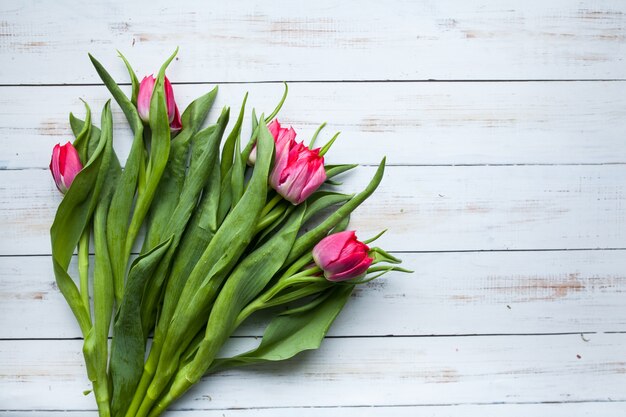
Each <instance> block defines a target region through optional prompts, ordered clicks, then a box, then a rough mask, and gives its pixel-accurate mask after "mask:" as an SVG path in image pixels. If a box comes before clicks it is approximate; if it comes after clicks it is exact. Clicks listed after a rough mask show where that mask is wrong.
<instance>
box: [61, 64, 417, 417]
mask: <svg viewBox="0 0 626 417" xmlns="http://www.w3.org/2000/svg"><path fill="white" fill-rule="evenodd" d="M175 55H176V52H174V54H173V55H172V56H171V57H170V58H169V59H168V60H167V61H166V62H165V64H164V65H163V66H162V67H161V69H160V71H159V72H158V74H157V76H156V78H155V77H153V76H148V77H145V78H143V80H142V81H141V82H139V80H138V78H137V76H136V75H135V72H134V70H133V69H132V67H131V65H130V64H129V63H128V61H127V60H126V59H125V58H124V57H123V56H122V55H121V54H120V57H121V58H122V60H123V61H124V64H125V65H126V68H127V69H128V72H129V74H130V79H131V82H132V93H131V95H130V97H129V96H127V95H126V94H125V93H124V92H123V91H122V90H121V89H120V87H119V86H118V84H116V82H115V81H114V80H113V78H112V77H111V76H110V75H109V73H108V72H107V71H106V70H105V68H104V67H103V66H102V65H101V64H100V63H99V62H98V61H97V60H96V59H95V58H93V57H92V56H90V58H91V62H92V63H93V65H94V67H95V69H96V71H97V72H98V74H99V76H100V78H101V79H102V81H103V82H104V85H105V86H106V88H107V89H108V90H109V92H110V93H111V95H112V96H113V99H114V100H115V101H116V102H117V104H118V105H119V106H120V107H121V109H122V111H123V113H124V115H125V117H126V119H127V121H128V124H129V125H130V128H131V129H132V131H133V134H134V139H133V142H132V146H131V149H130V153H129V155H128V159H127V162H126V163H125V166H124V169H122V167H121V165H120V162H119V160H118V158H117V156H116V153H115V151H114V149H113V146H112V140H113V133H112V132H113V122H112V118H111V108H110V103H109V102H107V103H106V104H105V106H104V108H103V110H102V116H101V122H100V127H99V128H98V127H96V125H95V124H94V122H93V121H92V115H91V111H90V109H89V106H87V104H85V107H86V115H85V118H84V120H81V119H79V118H77V117H75V116H74V115H72V114H70V125H71V128H72V131H73V133H74V135H75V140H74V142H73V144H71V143H69V142H68V143H67V144H65V145H63V146H60V145H56V146H55V148H54V150H53V154H52V161H51V163H50V170H51V172H52V176H53V178H54V181H55V183H56V185H57V187H58V189H59V190H60V191H61V192H62V193H63V194H64V197H63V199H62V201H61V203H60V205H59V208H58V211H57V213H56V217H55V219H54V223H53V225H52V228H51V230H50V236H51V240H52V258H53V266H54V273H55V276H56V280H57V283H58V287H59V290H60V291H61V292H62V293H63V295H64V296H65V298H66V300H67V302H68V304H69V306H70V308H71V309H72V312H73V313H74V315H75V317H76V320H77V321H78V324H79V326H80V329H81V331H82V334H83V336H84V347H83V354H84V359H85V363H86V369H87V374H88V377H89V379H90V381H91V382H92V384H93V394H94V396H95V399H96V402H97V404H98V409H99V415H100V416H115V417H123V416H126V417H135V416H142V417H144V416H158V415H160V414H161V413H163V412H164V411H165V410H166V408H167V407H168V406H169V405H170V404H172V402H174V401H175V400H176V399H177V398H179V397H180V396H182V395H183V394H184V393H185V392H186V391H187V390H188V389H189V388H190V387H191V386H192V385H193V384H195V383H196V382H198V381H199V380H200V379H201V378H202V377H203V376H205V375H208V374H212V373H215V372H217V371H219V370H221V369H226V368H231V367H236V366H243V365H248V364H255V363H260V362H265V361H279V360H285V359H288V358H291V357H292V356H294V355H296V354H297V353H299V352H301V351H304V350H307V349H316V348H317V347H319V345H320V343H321V341H322V340H323V338H324V336H325V334H326V333H327V331H328V329H329V327H330V325H331V324H332V322H333V321H334V320H335V318H336V317H337V315H338V313H339V312H340V311H341V309H342V308H343V306H344V304H345V303H346V301H347V300H348V298H349V296H350V294H351V292H352V290H353V289H354V287H355V286H356V285H358V284H361V283H364V282H367V281H369V280H372V279H374V278H377V277H378V276H380V275H382V274H384V273H385V272H388V271H394V270H395V271H403V272H409V271H406V270H404V269H402V268H400V267H398V266H397V264H398V263H399V262H400V261H399V260H398V259H396V258H395V257H393V256H391V255H390V254H389V253H387V252H385V251H384V250H382V249H380V248H376V247H369V246H368V245H367V244H369V243H371V241H373V240H374V239H375V238H376V237H377V236H376V237H373V238H372V239H370V240H369V241H365V242H361V241H359V240H357V238H356V235H355V232H354V231H349V230H346V229H347V226H348V222H349V217H350V213H351V212H352V211H353V210H354V209H355V208H356V207H357V206H359V205H360V204H361V203H362V202H363V201H365V199H367V198H368V197H369V196H370V195H371V194H372V193H373V192H374V190H375V189H376V187H377V186H378V184H379V183H380V181H381V179H382V176H383V172H384V167H385V160H384V159H383V160H382V162H381V164H380V166H379V168H378V170H377V171H376V173H375V175H374V177H373V178H372V179H371V182H370V183H369V185H368V186H367V187H366V188H365V189H364V190H363V191H361V192H360V193H358V194H352V195H347V194H342V193H340V192H337V191H335V190H334V188H333V187H334V186H336V185H338V184H339V183H337V182H336V181H335V180H334V179H333V178H334V177H336V176H337V175H339V174H342V173H344V172H346V171H348V170H350V169H352V168H354V167H355V165H325V164H324V154H325V153H326V152H327V151H328V150H329V149H330V147H331V145H332V143H333V142H334V140H335V139H336V138H337V135H335V136H334V137H333V138H332V139H331V140H330V141H329V142H328V143H327V144H326V145H324V146H322V147H321V148H316V149H312V148H313V145H314V143H315V141H316V139H317V137H318V135H319V133H320V130H321V128H322V127H323V125H322V126H320V128H319V129H318V130H317V131H316V132H315V134H314V136H313V138H312V139H311V141H310V144H309V145H308V146H306V145H305V144H304V143H302V142H300V143H298V142H296V133H295V131H294V130H293V129H292V128H285V127H283V126H281V125H280V123H279V122H278V121H277V120H276V119H275V117H276V115H277V113H278V111H279V110H280V108H281V107H282V105H283V103H284V101H285V98H286V95H287V86H286V85H285V92H284V95H283V97H282V99H281V100H280V102H279V104H278V106H277V107H276V109H275V110H274V111H273V112H272V113H271V114H270V115H269V116H265V115H263V114H262V115H261V116H260V117H257V115H256V113H255V111H254V110H252V134H251V137H250V139H249V140H248V141H247V144H246V145H245V146H242V145H243V144H242V143H241V141H242V139H241V130H242V123H243V117H244V112H245V105H246V99H247V95H246V97H244V98H243V104H242V105H241V109H240V111H239V114H238V116H237V118H236V120H235V122H234V124H232V127H231V128H230V129H229V130H228V133H227V134H226V132H227V125H228V121H229V116H230V110H229V109H228V108H225V109H223V110H222V112H221V114H220V115H219V117H218V118H217V120H216V121H215V122H214V123H213V124H209V125H208V126H206V127H204V126H203V124H204V121H205V119H206V118H207V115H208V113H209V110H210V109H211V106H212V104H213V102H214V100H215V96H216V94H217V88H215V89H213V90H212V91H210V92H208V93H206V94H205V95H203V96H201V97H199V98H197V99H196V100H195V101H193V102H192V103H191V104H190V105H189V106H188V107H187V109H186V110H185V111H184V112H183V113H182V114H181V113H180V112H179V110H178V107H177V105H176V101H175V100H174V92H173V88H172V85H171V84H170V83H169V81H168V79H167V77H165V70H166V68H167V66H168V64H169V63H170V62H171V60H172V59H173V58H174V56H175ZM224 137H225V139H224ZM138 241H140V244H139V242H138ZM76 248H77V252H78V268H77V270H78V279H77V281H78V284H77V283H76V281H75V280H74V279H73V278H72V277H71V275H70V273H69V272H70V262H71V259H72V257H73V254H74V251H75V249H76ZM134 249H135V250H134ZM90 250H93V252H94V253H95V257H94V258H93V265H90V258H89V253H90ZM137 251H138V252H139V254H138V256H135V255H136V252H137ZM265 309H267V311H268V313H266V314H268V315H269V317H270V321H269V324H267V327H266V329H265V331H264V334H263V338H262V340H261V341H260V343H259V345H258V346H257V347H256V348H255V349H253V350H251V351H248V352H244V353H241V354H238V355H235V356H232V357H219V352H220V348H221V347H222V345H223V344H224V343H225V342H226V340H227V339H228V338H229V336H230V335H231V334H232V333H233V332H234V331H235V330H236V329H237V328H238V327H239V326H240V325H241V324H242V323H243V322H244V321H245V320H246V319H247V318H248V317H250V315H252V314H255V313H257V312H258V311H260V310H265ZM111 328H112V329H111ZM111 331H112V336H113V337H112V340H111V343H110V345H109V343H108V339H109V335H110V333H111ZM150 336H152V343H151V345H149V346H150V348H149V352H146V351H147V349H148V343H147V341H148V339H149V337H150Z"/></svg>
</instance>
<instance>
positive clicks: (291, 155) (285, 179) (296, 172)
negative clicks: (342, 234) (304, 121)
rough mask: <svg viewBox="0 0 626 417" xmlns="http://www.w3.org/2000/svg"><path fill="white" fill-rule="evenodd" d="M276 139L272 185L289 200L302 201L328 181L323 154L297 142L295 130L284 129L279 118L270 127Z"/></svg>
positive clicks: (298, 202) (296, 202)
mask: <svg viewBox="0 0 626 417" xmlns="http://www.w3.org/2000/svg"><path fill="white" fill-rule="evenodd" d="M268 129H269V130H270V132H271V133H272V136H274V141H275V142H276V157H275V161H274V168H273V169H272V173H271V174H270V185H271V186H272V188H274V189H275V190H276V191H277V192H278V193H279V194H280V195H282V196H283V197H284V198H285V199H286V200H288V201H290V202H291V203H293V204H300V203H302V202H303V201H304V200H306V199H307V198H308V197H309V196H310V195H311V194H313V192H314V191H315V190H317V189H318V188H319V187H320V185H322V184H323V183H324V181H326V171H325V170H324V157H323V156H322V155H320V154H319V152H320V150H319V148H318V149H313V150H311V149H309V148H308V147H306V146H304V144H302V143H297V142H296V141H295V137H296V132H295V131H294V130H293V129H292V128H291V127H290V128H289V129H286V128H282V127H281V126H280V123H279V122H278V121H277V120H274V121H273V122H272V123H270V125H269V126H268Z"/></svg>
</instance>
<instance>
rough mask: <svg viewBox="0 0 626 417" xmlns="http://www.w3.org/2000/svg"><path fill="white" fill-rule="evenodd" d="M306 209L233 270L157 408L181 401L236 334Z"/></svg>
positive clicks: (281, 258) (286, 251)
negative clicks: (189, 356)
mask: <svg viewBox="0 0 626 417" xmlns="http://www.w3.org/2000/svg"><path fill="white" fill-rule="evenodd" d="M305 206H306V204H303V205H301V206H300V207H298V208H297V209H296V211H294V213H293V214H292V216H291V217H290V219H289V221H288V222H287V223H286V224H285V226H284V227H283V228H282V229H281V230H280V232H279V233H277V234H276V235H274V237H273V238H272V239H270V240H269V241H268V242H267V243H266V244H264V245H263V246H261V247H260V248H258V249H257V250H255V251H254V252H252V253H251V254H250V255H249V256H247V257H246V258H245V259H244V260H243V261H241V262H240V263H239V265H238V266H237V267H236V268H235V269H234V271H233V272H232V274H231V275H230V277H229V278H228V280H227V281H226V283H225V284H224V288H223V289H222V290H221V291H220V293H219V296H218V297H217V299H216V301H215V304H214V306H213V308H212V309H211V314H210V316H209V321H208V323H207V328H206V332H205V337H204V339H203V340H202V341H201V342H200V344H199V346H198V351H197V353H196V355H195V356H194V359H193V360H192V361H191V362H189V363H187V364H185V365H184V366H183V367H182V368H181V369H180V370H179V371H178V373H177V374H176V376H175V378H174V381H173V382H172V385H171V388H170V390H169V391H168V393H167V394H166V395H165V397H163V398H162V399H161V401H159V407H164V406H166V405H167V404H169V403H170V402H172V401H173V400H175V399H176V398H178V397H180V396H181V395H182V394H184V393H185V392H186V391H187V390H188V389H189V388H190V387H191V386H192V385H193V384H195V383H196V382H197V381H199V380H200V378H201V377H202V375H203V374H204V373H205V371H206V370H207V369H208V367H209V366H210V364H211V362H213V359H214V358H215V355H216V354H217V352H218V351H219V349H220V348H221V347H222V345H223V344H224V342H225V341H226V340H227V339H228V337H229V336H230V334H231V333H232V332H233V331H234V330H235V327H236V324H235V323H236V320H237V317H238V315H239V313H240V312H241V310H242V309H243V308H244V307H245V306H246V305H247V304H248V303H249V302H250V301H251V300H253V299H254V298H255V297H256V296H257V295H258V294H259V293H260V292H261V291H262V290H263V288H264V287H265V285H267V283H268V282H269V281H270V280H271V279H272V277H273V276H274V274H276V272H277V271H278V270H279V269H280V268H281V267H282V266H283V262H284V260H285V259H286V257H287V255H288V254H289V251H290V249H291V246H292V245H293V242H294V240H295V238H296V235H297V233H298V231H299V229H300V226H301V225H302V219H303V216H304V212H305ZM192 336H193V335H192Z"/></svg>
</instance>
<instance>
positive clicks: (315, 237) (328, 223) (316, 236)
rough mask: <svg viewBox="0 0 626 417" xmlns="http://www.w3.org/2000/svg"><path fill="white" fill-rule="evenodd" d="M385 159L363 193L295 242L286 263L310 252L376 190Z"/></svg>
mask: <svg viewBox="0 0 626 417" xmlns="http://www.w3.org/2000/svg"><path fill="white" fill-rule="evenodd" d="M385 161H386V158H383V160H382V161H381V162H380V165H379V166H378V169H377V170H376V173H375V174H374V177H373V178H372V180H371V181H370V183H369V184H368V185H367V187H365V189H364V190H363V191H361V192H360V193H359V194H357V195H355V196H354V197H352V199H351V200H350V201H348V202H347V203H345V204H344V205H343V206H341V207H340V208H338V209H337V211H335V212H334V213H333V214H331V215H330V216H328V217H327V218H326V219H325V220H324V221H323V222H322V223H320V224H319V225H318V226H317V227H315V228H314V229H312V230H310V231H309V232H307V233H305V234H304V235H302V236H300V237H299V238H298V240H297V241H296V243H295V245H294V246H293V249H292V250H291V254H290V255H289V259H288V260H287V263H292V262H293V261H295V260H296V259H298V258H299V257H300V256H301V255H302V254H304V253H305V252H306V251H308V250H310V249H311V248H312V247H313V246H314V245H315V244H316V243H317V242H319V241H320V239H322V238H323V237H324V236H326V234H327V233H328V232H329V231H330V230H332V228H333V227H335V226H336V225H337V224H338V223H339V222H340V221H341V220H342V219H344V218H345V217H346V216H348V215H349V214H350V213H352V212H353V211H354V210H355V209H356V208H357V207H358V206H359V205H360V204H361V203H362V202H363V201H365V200H366V199H367V198H368V197H369V196H370V195H372V193H373V192H374V191H375V190H376V188H377V187H378V185H379V184H380V181H381V180H382V179H383V174H384V173H385Z"/></svg>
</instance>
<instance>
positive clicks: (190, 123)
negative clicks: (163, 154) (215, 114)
mask: <svg viewBox="0 0 626 417" xmlns="http://www.w3.org/2000/svg"><path fill="white" fill-rule="evenodd" d="M217 92H218V88H217V87H215V88H213V90H211V91H209V92H208V93H206V94H205V95H203V96H200V97H198V98H197V99H195V100H194V101H192V102H191V104H189V106H187V108H186V109H185V111H184V112H183V114H182V116H181V123H182V125H183V130H182V131H181V132H180V133H179V134H178V136H177V137H176V138H177V139H178V138H179V137H180V135H181V134H183V132H184V131H187V132H189V133H190V134H191V135H192V136H193V135H194V134H195V133H196V132H197V131H199V130H200V128H201V127H202V124H203V123H204V121H205V120H206V118H207V116H208V114H209V111H210V110H211V108H212V107H213V103H214V102H215V97H217Z"/></svg>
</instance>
